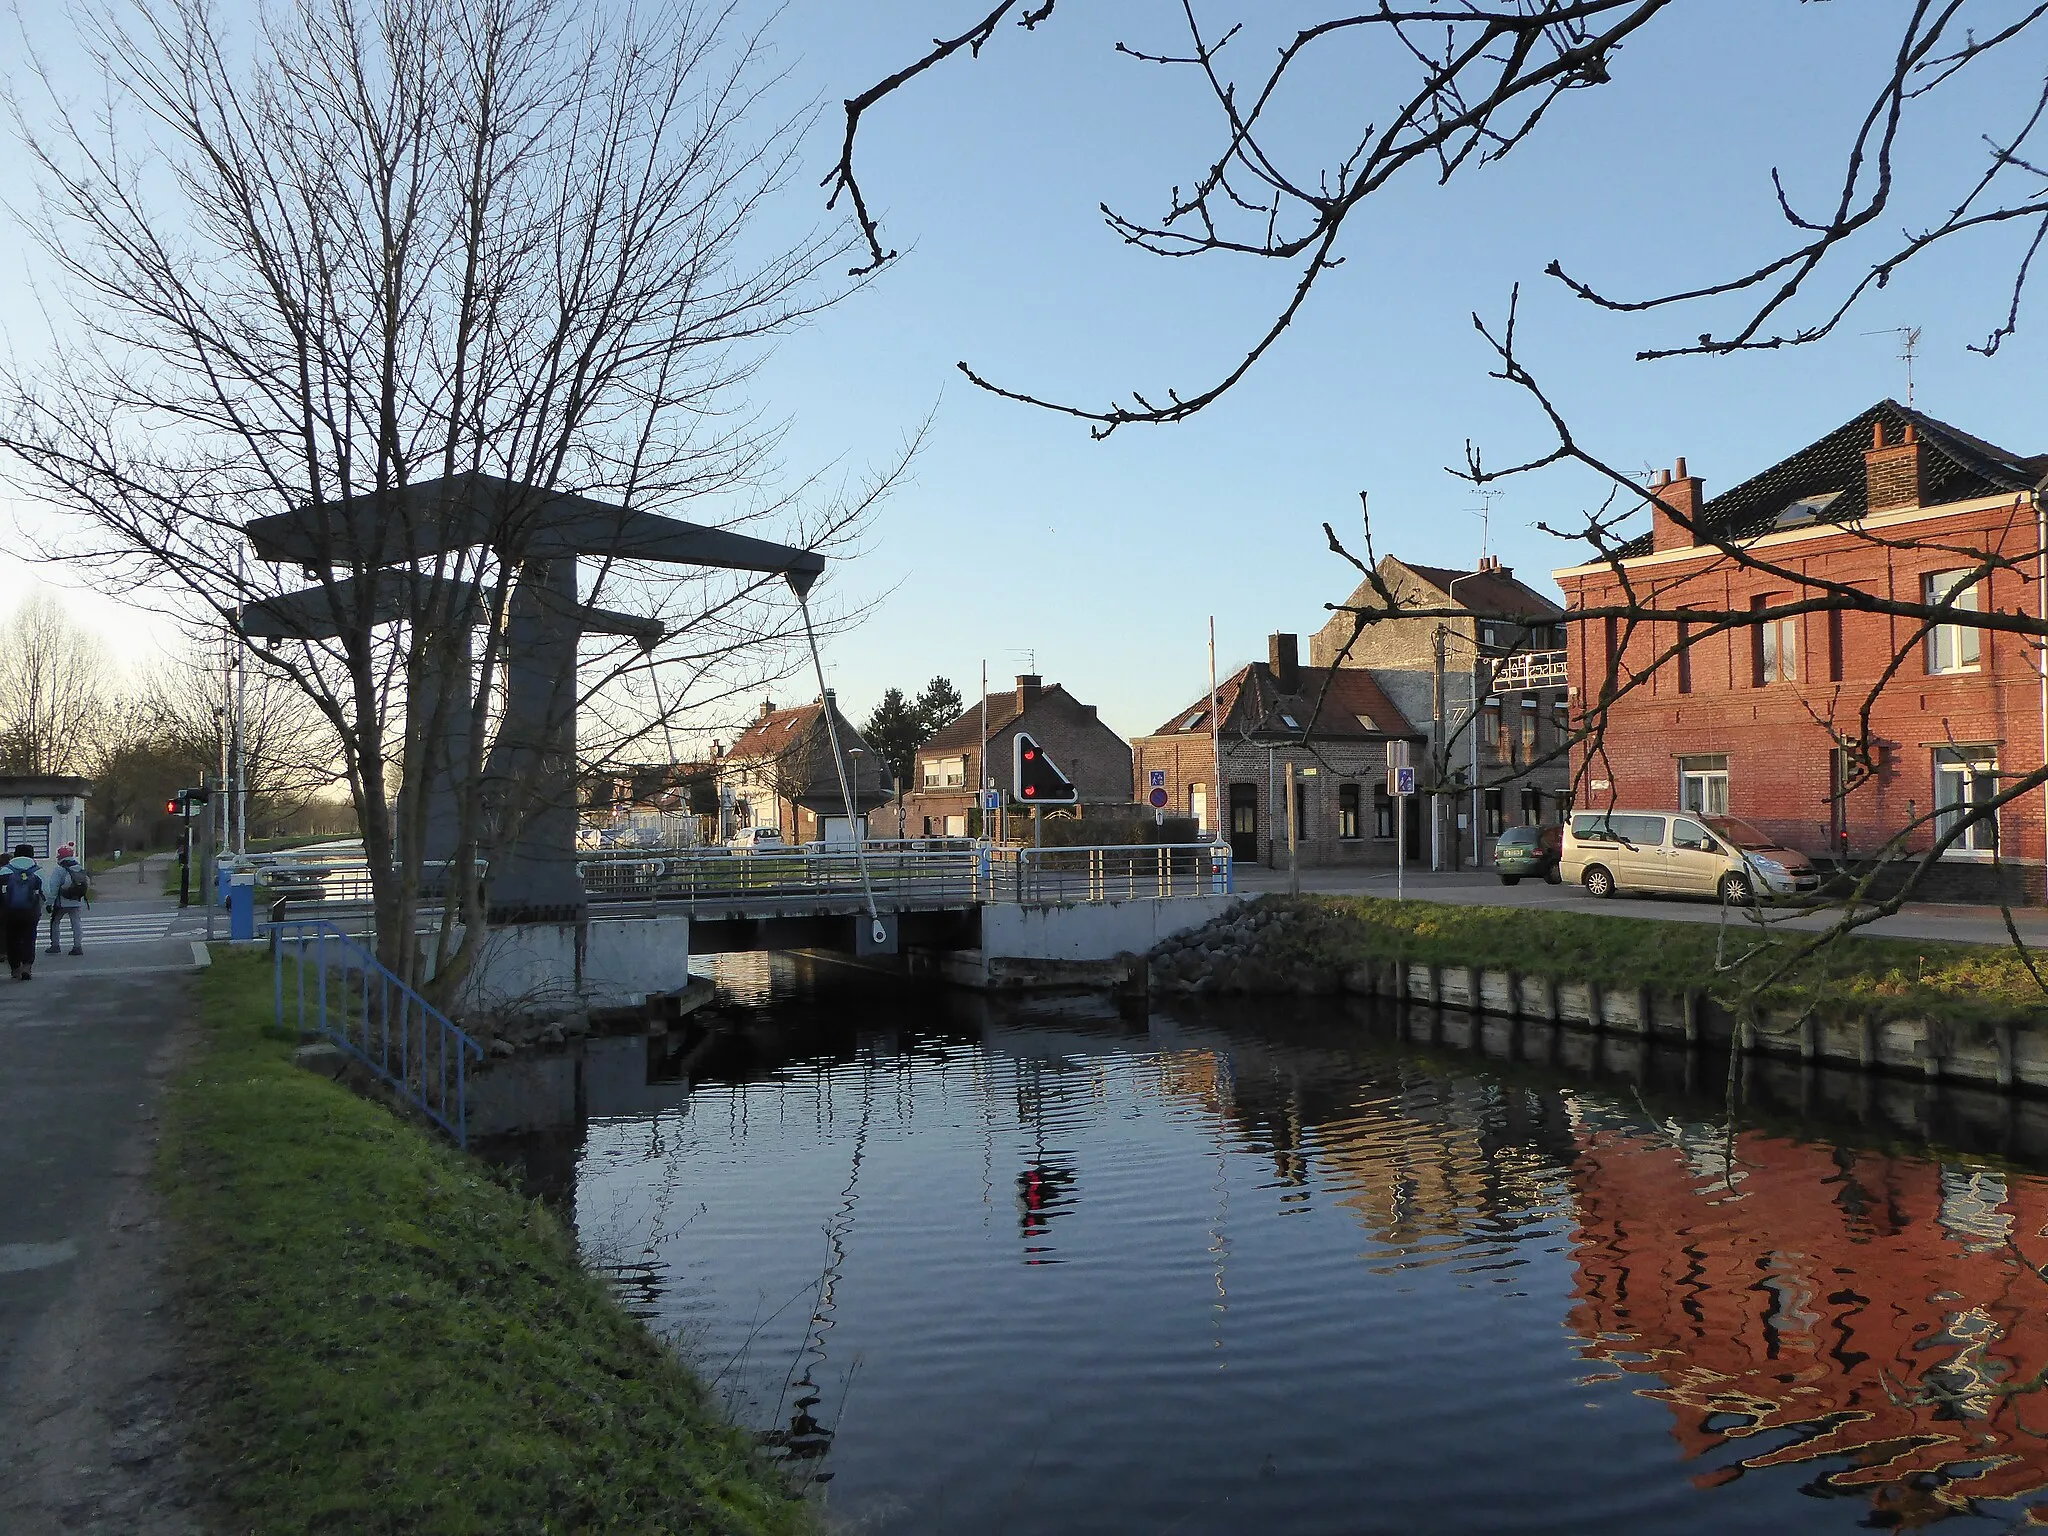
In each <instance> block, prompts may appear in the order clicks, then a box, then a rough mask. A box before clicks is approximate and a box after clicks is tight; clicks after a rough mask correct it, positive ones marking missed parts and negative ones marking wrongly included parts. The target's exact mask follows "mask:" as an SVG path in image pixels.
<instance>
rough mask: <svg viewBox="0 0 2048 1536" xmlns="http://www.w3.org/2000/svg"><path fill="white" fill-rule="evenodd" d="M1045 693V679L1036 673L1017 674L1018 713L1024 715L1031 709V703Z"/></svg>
mask: <svg viewBox="0 0 2048 1536" xmlns="http://www.w3.org/2000/svg"><path fill="white" fill-rule="evenodd" d="M1044 691H1045V679H1044V678H1042V677H1040V676H1039V675H1038V674H1037V673H1036V672H1019V673H1018V674H1017V712H1018V713H1019V714H1022V713H1023V712H1024V711H1025V710H1027V709H1029V708H1030V707H1031V701H1032V700H1033V699H1035V698H1037V697H1038V696H1039V694H1041V693H1043V692H1044Z"/></svg>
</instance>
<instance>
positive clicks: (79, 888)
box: [57, 859, 90, 901]
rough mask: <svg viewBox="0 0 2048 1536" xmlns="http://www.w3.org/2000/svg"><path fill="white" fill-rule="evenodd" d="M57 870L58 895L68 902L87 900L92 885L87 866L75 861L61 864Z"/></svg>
mask: <svg viewBox="0 0 2048 1536" xmlns="http://www.w3.org/2000/svg"><path fill="white" fill-rule="evenodd" d="M57 868H58V870H59V871H60V873H59V874H58V876H57V894H58V895H59V896H61V897H63V898H64V900H66V901H83V900H85V898H86V895H87V889H88V886H89V884H90V881H89V879H88V877H87V875H86V873H85V866H84V865H83V864H80V863H79V862H77V861H76V860H75V859H74V860H69V861H66V862H62V863H59V864H58V866H57Z"/></svg>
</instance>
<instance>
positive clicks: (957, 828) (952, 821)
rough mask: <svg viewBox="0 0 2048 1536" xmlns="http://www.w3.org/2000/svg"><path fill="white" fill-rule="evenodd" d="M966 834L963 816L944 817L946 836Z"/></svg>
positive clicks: (965, 821)
mask: <svg viewBox="0 0 2048 1536" xmlns="http://www.w3.org/2000/svg"><path fill="white" fill-rule="evenodd" d="M966 835H967V818H966V817H965V816H948V817H947V818H946V836H948V837H965V836H966Z"/></svg>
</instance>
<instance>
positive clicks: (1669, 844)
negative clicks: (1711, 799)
mask: <svg viewBox="0 0 2048 1536" xmlns="http://www.w3.org/2000/svg"><path fill="white" fill-rule="evenodd" d="M1558 872H1559V873H1560V874H1561V875H1562V876H1563V878H1564V879H1566V880H1572V881H1576V882H1577V883H1579V884H1580V885H1583V886H1584V887H1585V888H1586V893H1587V894H1588V895H1590V896H1612V895H1613V894H1614V893H1615V892H1616V891H1668V892H1670V893H1672V894H1673V895H1684V896H1714V897H1718V898H1720V899H1721V900H1722V901H1724V902H1727V903H1729V904H1730V905H1740V904H1742V903H1745V902H1748V901H1749V900H1751V899H1752V898H1753V897H1754V896H1755V895H1756V894H1757V893H1758V892H1759V891H1761V892H1762V893H1763V894H1764V895H1766V896H1806V895H1811V894H1812V893H1813V892H1815V891H1817V890H1819V889H1820V873H1819V871H1817V870H1816V869H1815V868H1814V867H1813V861H1812V860H1810V859H1808V858H1807V857H1806V855H1805V854H1803V853H1794V852H1793V851H1792V850H1791V849H1789V848H1780V847H1779V846H1778V845H1777V843H1776V842H1774V841H1773V840H1772V839H1770V838H1768V837H1766V836H1764V834H1763V833H1761V832H1759V831H1758V830H1757V829H1756V828H1755V827H1752V826H1751V825H1750V824H1749V823H1748V822H1746V821H1742V820H1740V819H1739V818H1737V817H1734V816H1700V815H1695V814H1692V813H1690V812H1686V811H1579V812H1576V813H1575V814H1574V815H1573V816H1572V818H1571V820H1570V821H1568V822H1567V823H1566V824H1565V829H1564V848H1563V851H1562V854H1561V856H1560V857H1559V860H1558Z"/></svg>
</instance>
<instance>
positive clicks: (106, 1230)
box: [0, 876, 194, 1536]
mask: <svg viewBox="0 0 2048 1536" xmlns="http://www.w3.org/2000/svg"><path fill="white" fill-rule="evenodd" d="M118 878H119V877H116V879H117V880H118ZM95 887H96V888H95V891H94V906H95V908H100V907H102V906H105V905H113V906H114V907H115V908H116V910H117V911H120V912H123V913H127V912H133V911H136V910H138V909H143V910H149V911H152V912H155V913H161V914H162V920H163V921H164V922H165V924H166V926H168V923H169V914H170V911H171V910H174V909H175V907H176V902H175V901H171V902H168V903H166V902H165V901H164V899H163V898H162V897H161V896H160V895H158V894H157V891H158V889H160V887H161V877H160V876H159V877H158V878H157V880H156V882H155V884H154V885H151V884H149V883H147V879H146V878H145V882H144V883H143V884H142V885H141V887H140V889H139V891H138V894H137V896H136V897H135V898H134V899H133V902H132V903H123V902H117V901H114V900H113V896H114V890H113V882H110V883H109V886H108V888H106V889H101V888H99V887H98V882H97V881H96V882H95ZM88 923H89V926H88V929H87V937H86V952H85V954H84V955H82V956H75V957H74V956H72V955H69V954H63V955H49V954H43V953H38V954H37V956H36V962H37V963H36V967H35V979H34V980H33V981H29V982H0V1168H4V1169H6V1170H7V1172H8V1177H7V1178H6V1179H5V1180H4V1181H0V1529H5V1530H6V1531H8V1532H9V1533H10V1536H31V1533H40V1532H44V1531H52V1532H54V1531H71V1530H80V1529H90V1530H93V1531H107V1532H148V1533H158V1532H184V1531H187V1530H189V1529H191V1527H190V1524H189V1522H188V1521H187V1520H186V1518H185V1516H184V1514H183V1512H182V1510H181V1509H180V1508H179V1507H178V1505H177V1502H176V1501H177V1499H178V1498H179V1497H180V1495H179V1493H178V1491H177V1479H176V1466H175V1456H176V1450H177V1438H176V1426H177V1424H178V1423H179V1420H180V1415H179V1412H178V1397H179V1391H180V1377H179V1374H178V1370H177V1366H176V1360H177V1355H176V1348H175V1338H174V1335H173V1333H172V1324H171V1322H170V1308H169V1306H168V1299H169V1297H168V1291H167V1287H166V1282H165V1279H164V1275H163V1242H164V1236H163V1232H162V1228H161V1224H160V1221H159V1219H158V1217H157V1214H156V1210H155V1204H154V1199H153V1196H152V1193H151V1190H150V1188H149V1183H148V1176H149V1171H150V1166H151V1159H152V1157H153V1155H154V1150H155V1142H156V1112H157V1102H158V1098H159V1095H160V1091H161V1088H162V1084H163V1079H164V1077H165V1075H166V1074H167V1073H168V1072H169V1071H170V1070H171V1067H172V1064H173V1061H174V1059H175V1052H176V1048H177V1045H178V1041H179V1038H180V1036H181V1034H182V1031H183V1029H184V1027H185V1026H187V1025H188V1024H189V1022H190V1020H191V1017H192V1006H193V1005H192V998H191V973H192V969H193V963H194V956H193V952H192V946H191V944H190V943H189V942H188V941H186V940H184V939H183V938H179V939H175V940H174V939H169V938H163V937H158V938H155V939H153V940H142V941H132V942H123V943H96V942H95V940H94V937H93V927H92V925H91V920H90V919H88ZM67 937H68V935H67ZM44 938H45V941H47V929H45V933H44Z"/></svg>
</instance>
